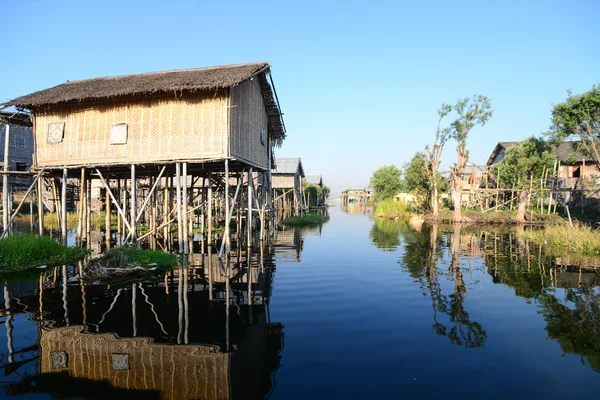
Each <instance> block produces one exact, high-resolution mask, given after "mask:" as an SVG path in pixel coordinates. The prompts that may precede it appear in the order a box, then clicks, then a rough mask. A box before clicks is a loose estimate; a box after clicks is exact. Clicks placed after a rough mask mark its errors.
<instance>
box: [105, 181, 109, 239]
mask: <svg viewBox="0 0 600 400" xmlns="http://www.w3.org/2000/svg"><path fill="white" fill-rule="evenodd" d="M109 186H110V181H109ZM104 201H105V204H104V207H105V211H104V212H105V213H106V215H105V216H104V229H105V231H106V237H105V241H106V248H107V249H110V194H108V190H107V191H106V194H105V196H104Z"/></svg>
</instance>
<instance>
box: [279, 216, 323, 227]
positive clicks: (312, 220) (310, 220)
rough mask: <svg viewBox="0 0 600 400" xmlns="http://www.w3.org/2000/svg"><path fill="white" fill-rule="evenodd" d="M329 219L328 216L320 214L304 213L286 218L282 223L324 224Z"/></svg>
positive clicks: (290, 224)
mask: <svg viewBox="0 0 600 400" xmlns="http://www.w3.org/2000/svg"><path fill="white" fill-rule="evenodd" d="M328 220H329V217H328V216H323V215H320V214H303V215H296V216H294V217H289V218H286V219H284V220H283V221H281V223H282V224H284V225H288V226H317V225H322V224H323V223H325V222H327V221H328Z"/></svg>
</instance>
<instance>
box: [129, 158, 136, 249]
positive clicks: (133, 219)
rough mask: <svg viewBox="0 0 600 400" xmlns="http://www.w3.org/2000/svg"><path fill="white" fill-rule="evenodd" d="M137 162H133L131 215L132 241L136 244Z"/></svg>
mask: <svg viewBox="0 0 600 400" xmlns="http://www.w3.org/2000/svg"><path fill="white" fill-rule="evenodd" d="M135 179H136V177H135V164H131V204H130V206H131V215H130V216H129V218H131V224H130V225H131V231H130V232H131V242H132V243H133V244H135V243H136V242H137V237H136V236H137V226H136V222H137V219H136V217H135V216H136V206H137V204H136V203H137V190H136V189H137V188H136V182H135Z"/></svg>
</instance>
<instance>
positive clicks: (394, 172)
mask: <svg viewBox="0 0 600 400" xmlns="http://www.w3.org/2000/svg"><path fill="white" fill-rule="evenodd" d="M401 174H402V173H401V171H400V170H399V169H398V168H396V167H395V166H394V165H386V166H383V167H381V168H379V169H378V170H376V171H375V172H373V176H372V177H371V187H373V189H374V190H375V198H376V199H377V200H385V199H389V198H391V197H393V196H394V195H395V194H396V193H398V192H399V191H400V190H401V189H402V182H401V180H400V176H401Z"/></svg>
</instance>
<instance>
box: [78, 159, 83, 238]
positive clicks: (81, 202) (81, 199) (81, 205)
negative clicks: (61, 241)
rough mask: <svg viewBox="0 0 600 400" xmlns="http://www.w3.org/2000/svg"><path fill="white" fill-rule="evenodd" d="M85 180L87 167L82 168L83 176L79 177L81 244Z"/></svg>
mask: <svg viewBox="0 0 600 400" xmlns="http://www.w3.org/2000/svg"><path fill="white" fill-rule="evenodd" d="M84 181H85V168H81V178H80V179H79V202H78V204H77V242H78V243H79V245H80V246H81V231H82V229H83V196H84V193H85V192H84V191H83V190H84V188H85V186H84V183H83V182H84Z"/></svg>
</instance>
